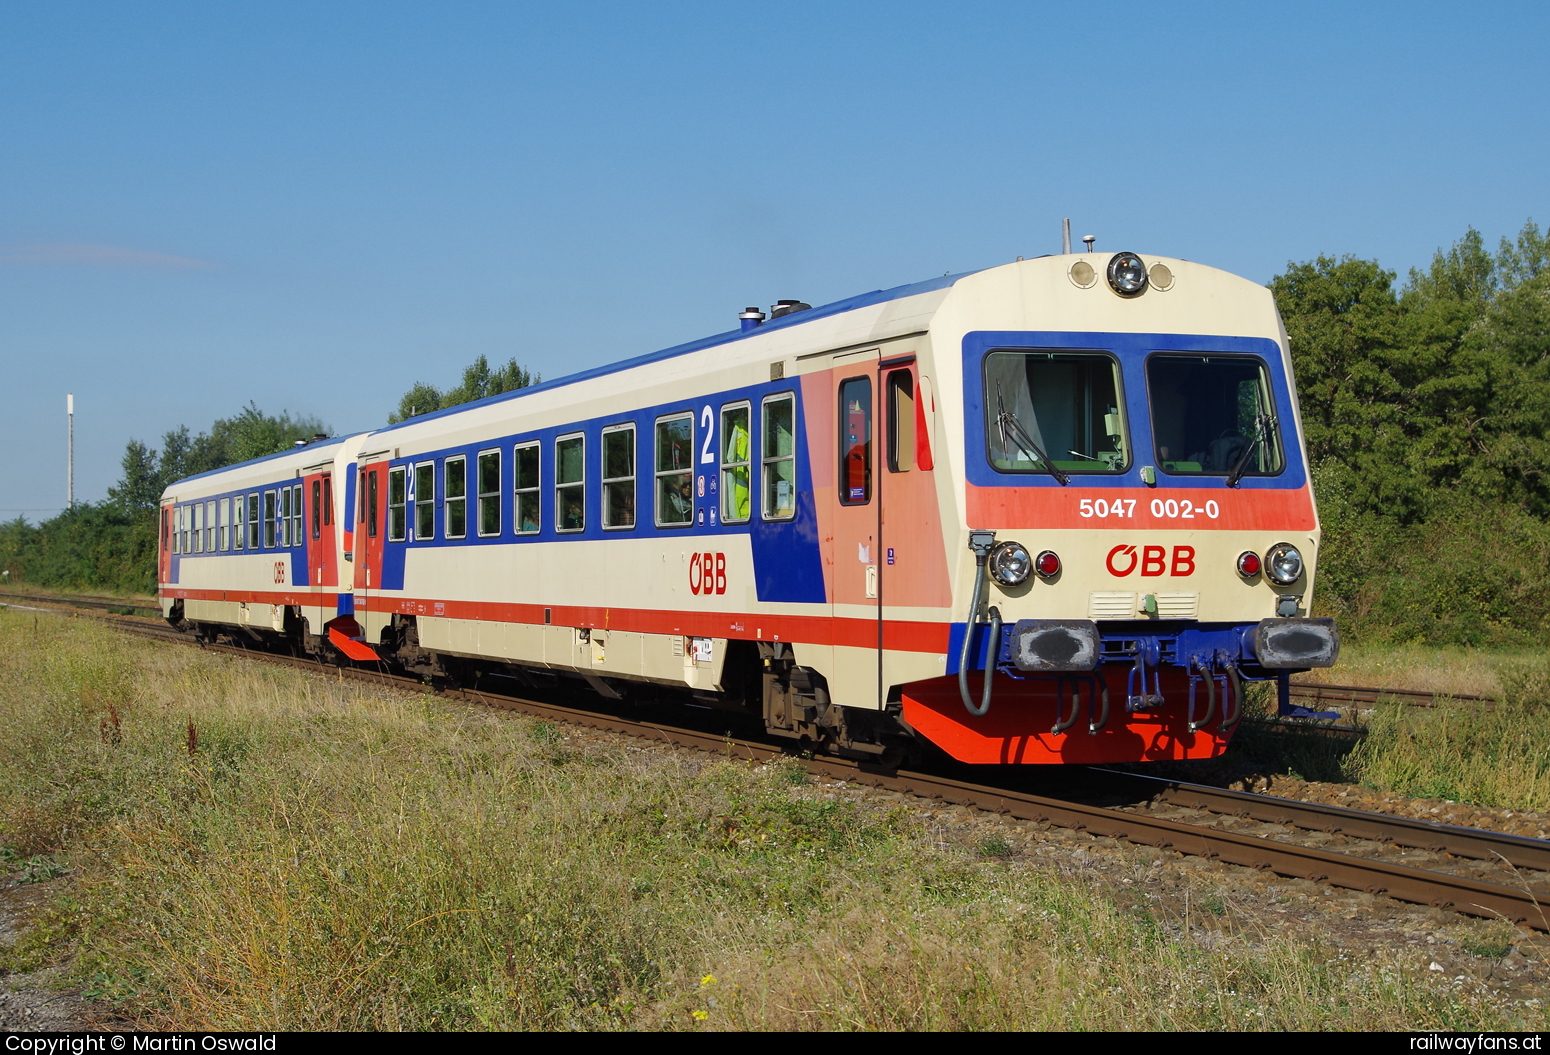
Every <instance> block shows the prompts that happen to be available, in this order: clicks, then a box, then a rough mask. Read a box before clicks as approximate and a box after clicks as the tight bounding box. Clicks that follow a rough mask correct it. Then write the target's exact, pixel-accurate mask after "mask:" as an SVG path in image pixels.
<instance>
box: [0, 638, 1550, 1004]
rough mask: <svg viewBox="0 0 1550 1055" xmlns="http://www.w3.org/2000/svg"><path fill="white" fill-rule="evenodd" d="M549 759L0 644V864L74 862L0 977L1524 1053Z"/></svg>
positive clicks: (878, 820)
mask: <svg viewBox="0 0 1550 1055" xmlns="http://www.w3.org/2000/svg"><path fill="white" fill-rule="evenodd" d="M21 635H25V637H24V638H22V637H21ZM86 687H89V688H90V689H91V694H90V696H89V697H88V696H87V695H83V692H82V690H83V688H86ZM110 707H111V708H115V709H116V713H117V714H118V715H119V718H120V725H121V730H122V735H121V738H120V741H119V742H118V743H117V744H113V743H104V742H103V730H104V728H107V729H111V728H113V726H112V723H111V721H109V723H108V725H107V726H104V725H103V715H104V714H105V713H111V712H109V708H110ZM191 724H192V725H193V726H194V728H195V729H196V730H197V742H194V743H193V746H194V748H195V750H194V751H193V752H192V753H190V751H189V750H188V748H189V746H190V743H191V741H192V740H193V738H191V737H190V736H189V735H188V730H189V727H190V725H191ZM109 739H110V740H111V737H109ZM562 739H563V736H562V734H561V733H560V731H559V730H558V729H557V728H556V727H554V726H553V725H546V724H545V723H541V722H530V721H526V720H513V719H511V718H510V717H509V716H505V715H502V714H498V713H495V712H492V711H486V710H481V709H478V708H468V707H463V706H459V705H449V704H443V703H441V702H440V701H437V700H433V699H427V698H426V697H425V696H424V695H423V694H419V693H416V694H413V695H410V694H401V693H396V692H392V691H389V690H386V689H383V688H380V687H376V686H370V685H364V684H361V683H355V682H342V681H338V680H336V679H332V678H328V677H321V676H317V675H307V674H301V673H297V672H295V671H292V670H288V669H281V668H275V667H267V666H261V665H256V664H248V663H245V662H243V661H241V660H233V659H231V658H229V657H226V656H223V655H220V654H213V653H207V652H201V651H198V650H193V649H182V648H178V647H176V646H163V645H157V644H145V643H143V642H138V641H129V640H126V639H124V638H122V637H119V636H117V635H116V634H114V633H112V632H110V631H107V630H104V629H101V628H98V627H94V626H91V625H90V624H87V623H85V622H84V621H70V622H68V623H67V622H66V621H63V620H60V621H54V622H51V623H50V624H49V625H48V626H44V627H41V628H40V630H39V631H38V637H37V639H36V640H35V641H34V640H33V639H32V630H31V625H30V620H28V621H27V622H26V623H25V624H24V623H23V622H22V619H21V618H19V617H17V616H15V615H8V614H6V613H0V757H3V758H5V759H6V760H7V774H6V780H5V781H4V782H0V846H3V847H5V850H4V853H5V855H6V858H5V859H6V860H7V861H8V863H10V864H11V865H13V866H16V867H20V866H21V864H22V863H23V862H28V863H29V865H30V862H32V861H34V860H35V859H37V858H39V857H40V856H41V857H43V858H44V859H45V860H46V861H47V862H49V863H48V864H47V865H43V864H40V865H39V866H38V867H39V868H47V869H52V868H55V867H57V864H55V862H58V861H63V860H68V861H69V862H70V866H71V871H70V873H69V874H68V875H64V876H63V878H62V881H60V882H58V883H56V884H54V885H52V886H50V887H48V888H44V889H43V890H41V891H40V893H45V896H46V898H47V899H48V904H47V905H46V906H45V907H44V909H43V910H42V911H40V912H39V913H38V915H37V916H36V917H35V919H34V922H33V923H32V924H31V925H30V926H29V927H28V929H27V930H26V931H25V932H24V933H23V935H22V936H21V938H20V939H19V940H18V941H17V942H16V943H15V944H14V945H12V946H10V947H7V948H5V949H4V950H0V970H21V969H29V970H30V969H34V968H36V967H38V966H43V965H46V964H50V963H53V964H59V965H62V966H64V967H65V968H66V969H67V971H68V972H69V974H68V977H70V978H71V979H73V980H74V981H75V982H76V983H77V984H80V985H82V986H83V987H84V988H85V989H86V990H87V991H89V992H90V993H92V994H93V995H94V996H100V998H101V999H103V1000H105V1001H107V1002H109V1003H111V1004H112V1005H114V1006H115V1007H117V1008H118V1009H119V1011H120V1013H122V1014H124V1015H126V1016H128V1017H130V1018H131V1019H133V1020H134V1021H135V1022H136V1023H137V1024H138V1025H141V1026H145V1027H153V1028H173V1027H175V1028H180V1029H212V1030H214V1029H221V1030H257V1029H268V1030H275V1029H313V1030H323V1029H331V1030H343V1029H373V1030H377V1029H534V1030H536V1029H544V1030H559V1029H619V1028H684V1027H686V1026H698V1027H702V1028H713V1029H763V1030H774V1029H889V1030H921V1029H956V1030H969V1029H973V1030H1005V1029H1011V1028H1023V1029H1027V1028H1044V1029H1078V1028H1080V1029H1116V1028H1145V1029H1173V1030H1177V1029H1274V1030H1291V1029H1312V1028H1336V1029H1354V1028H1387V1029H1399V1028H1405V1029H1432V1028H1452V1027H1461V1026H1464V1025H1468V1026H1469V1027H1470V1028H1479V1029H1494V1028H1509V1027H1510V1028H1518V1029H1523V1028H1529V1029H1533V1028H1542V1027H1543V1025H1544V1016H1543V1014H1542V1013H1541V1012H1539V1011H1537V1010H1536V1011H1534V1012H1531V1013H1529V1017H1528V1018H1527V1019H1524V1018H1522V1017H1521V1014H1522V1013H1521V1012H1509V1011H1506V1010H1501V1009H1498V1008H1495V1007H1494V1006H1492V1005H1490V1004H1487V1003H1479V1002H1471V1001H1473V1000H1474V999H1475V998H1473V997H1469V998H1466V997H1464V996H1462V995H1459V994H1457V993H1455V992H1453V991H1452V990H1451V988H1450V987H1449V986H1446V985H1442V984H1440V983H1434V981H1433V980H1432V979H1430V978H1429V977H1421V978H1416V977H1412V975H1410V974H1405V973H1403V972H1399V973H1395V974H1393V975H1383V974H1381V973H1380V972H1379V971H1378V970H1377V969H1376V968H1374V967H1372V966H1370V965H1365V964H1364V965H1351V966H1338V967H1331V966H1327V965H1325V964H1324V960H1325V959H1327V957H1322V958H1321V955H1322V954H1321V953H1320V952H1319V951H1318V950H1317V949H1315V948H1313V947H1312V946H1311V945H1309V944H1307V943H1306V942H1305V940H1304V939H1303V938H1302V937H1301V936H1299V935H1296V934H1285V935H1274V936H1269V937H1265V936H1257V937H1255V938H1254V940H1253V941H1252V942H1249V941H1241V942H1236V943H1234V942H1228V944H1226V945H1224V946H1222V947H1221V948H1212V949H1208V948H1205V947H1203V946H1201V945H1199V944H1198V943H1194V942H1179V941H1176V940H1173V938H1172V937H1171V936H1172V935H1174V934H1176V933H1177V921H1175V920H1173V919H1171V918H1166V914H1165V913H1164V912H1163V910H1153V911H1147V910H1145V909H1142V910H1139V911H1138V912H1132V911H1126V910H1124V909H1121V908H1120V907H1118V906H1116V905H1114V904H1113V903H1112V902H1111V901H1110V900H1109V899H1108V898H1107V897H1105V896H1104V895H1103V894H1101V893H1100V892H1098V891H1096V890H1093V889H1090V888H1089V887H1088V886H1087V885H1086V883H1085V880H1084V879H1083V878H1082V876H1081V875H1080V874H1074V873H1064V874H1056V873H1055V872H1053V871H1050V872H1040V871H1035V870H1034V868H1033V866H1032V865H1031V864H1028V863H1023V862H1020V861H1018V860H1016V859H1013V860H1007V859H1005V858H1004V857H1003V856H1002V855H1001V853H999V852H992V853H991V854H989V855H988V857H986V856H981V855H980V854H979V853H965V852H964V851H963V850H962V849H961V848H959V847H957V846H955V845H951V844H943V843H941V842H939V838H940V830H939V829H936V828H933V827H931V826H929V825H927V824H925V823H923V822H922V821H921V820H920V819H919V811H918V810H917V809H913V808H908V809H906V808H888V807H878V808H873V807H871V806H870V805H868V804H865V803H858V802H857V801H855V800H852V799H850V798H845V797H839V796H836V795H835V794H834V792H833V791H832V790H831V789H828V788H825V787H823V786H821V785H813V784H810V783H808V782H806V781H805V780H797V779H794V776H793V773H792V768H793V767H789V766H787V765H785V764H774V765H766V766H750V765H748V764H746V763H741V762H736V761H731V760H723V761H708V760H705V759H699V758H694V757H689V756H687V755H686V753H676V752H662V753H653V752H641V751H630V752H624V751H618V752H610V751H609V750H608V749H606V748H605V747H601V746H598V745H595V744H594V745H591V746H589V747H586V748H582V747H575V748H570V749H567V751H566V758H567V759H568V761H567V764H565V765H556V764H555V762H554V756H555V754H556V747H557V744H558V742H559V741H560V740H562ZM985 848H986V849H992V850H997V849H998V848H996V847H993V846H992V845H991V841H989V840H987V843H986V844H985ZM56 874H57V873H56ZM1207 911H1210V909H1209V906H1208V907H1207ZM1154 913H1156V914H1154ZM1160 916H1161V917H1162V918H1159V917H1160ZM1380 966H1381V965H1380ZM707 979H714V984H712V983H711V982H709V981H707ZM1224 993H1234V994H1236V995H1235V996H1233V997H1232V998H1231V999H1227V998H1224V997H1223V996H1222V995H1221V994H1224ZM696 1013H699V1014H698V1017H697V1016H696ZM1515 1015H1518V1016H1520V1017H1514V1016H1515Z"/></svg>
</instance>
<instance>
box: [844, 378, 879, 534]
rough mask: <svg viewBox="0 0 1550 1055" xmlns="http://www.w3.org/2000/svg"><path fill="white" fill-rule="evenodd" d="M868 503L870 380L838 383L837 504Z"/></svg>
mask: <svg viewBox="0 0 1550 1055" xmlns="http://www.w3.org/2000/svg"><path fill="white" fill-rule="evenodd" d="M871 500H872V379H871V378H869V377H852V378H850V379H849V380H846V381H843V382H841V383H840V504H841V505H847V506H858V505H866V504H867V503H868V502H870V501H871Z"/></svg>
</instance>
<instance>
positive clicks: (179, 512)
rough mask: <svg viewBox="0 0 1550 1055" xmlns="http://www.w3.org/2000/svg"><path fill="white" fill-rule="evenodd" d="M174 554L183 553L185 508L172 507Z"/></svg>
mask: <svg viewBox="0 0 1550 1055" xmlns="http://www.w3.org/2000/svg"><path fill="white" fill-rule="evenodd" d="M172 552H174V553H177V554H180V555H181V554H182V552H183V507H182V506H173V507H172Z"/></svg>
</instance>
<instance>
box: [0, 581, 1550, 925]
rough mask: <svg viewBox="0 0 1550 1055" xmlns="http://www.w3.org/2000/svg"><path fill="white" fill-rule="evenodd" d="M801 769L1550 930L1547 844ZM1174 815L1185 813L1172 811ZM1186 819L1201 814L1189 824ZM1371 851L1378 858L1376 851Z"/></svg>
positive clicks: (644, 730)
mask: <svg viewBox="0 0 1550 1055" xmlns="http://www.w3.org/2000/svg"><path fill="white" fill-rule="evenodd" d="M13 596H14V595H13ZM28 599H30V600H34V601H40V602H41V601H46V600H51V599H46V598H41V597H33V598H28ZM52 600H53V603H54V604H55V605H58V604H60V603H64V604H67V605H73V604H75V600H74V599H52ZM94 617H95V618H98V619H101V620H102V621H104V622H107V623H109V624H111V625H115V626H118V627H120V628H122V629H124V630H127V631H129V632H131V633H135V634H139V635H141V636H146V637H152V638H156V639H158V640H175V641H179V642H183V643H191V642H190V639H189V638H188V637H186V636H185V635H182V634H179V633H178V632H176V631H174V630H172V629H171V628H170V627H167V626H166V625H165V624H160V623H157V622H156V621H154V620H149V619H136V618H132V617H127V616H118V615H95V616H94ZM204 647H205V648H206V649H208V650H210V651H215V652H229V653H233V654H236V655H240V656H244V657H248V658H253V659H259V660H263V661H266V662H273V663H280V664H284V665H288V666H294V667H300V668H304V669H309V670H317V669H319V664H318V663H317V661H316V660H313V659H310V658H298V657H293V656H285V655H279V654H275V653H268V652H257V651H252V650H248V649H244V648H238V647H235V646H231V645H210V644H207V645H205V646H204ZM328 669H337V670H339V671H340V672H341V673H342V675H343V676H346V677H351V678H356V679H360V680H364V681H371V682H376V683H379V684H384V685H391V686H394V687H398V688H409V689H413V690H415V691H424V688H425V685H424V684H423V682H422V681H420V680H419V679H416V678H410V677H404V676H401V675H396V674H391V673H388V672H386V671H383V670H371V669H369V668H363V667H344V668H328ZM437 691H438V692H440V693H441V694H442V695H444V696H447V697H450V698H454V699H460V700H465V701H468V702H472V703H480V704H484V705H487V706H491V707H498V708H502V709H505V710H511V711H517V712H521V713H524V714H528V715H531V716H534V717H539V718H544V719H548V720H551V721H555V722H562V723H568V724H574V725H579V726H583V727H586V728H591V729H596V730H600V731H604V732H611V733H617V734H622V735H626V736H633V737H639V738H643V739H647V740H653V741H657V742H660V743H664V744H672V745H676V746H680V747H689V748H694V749H697V750H702V751H709V752H712V753H716V754H721V755H725V756H730V757H736V758H743V759H747V760H750V761H764V760H770V759H775V758H779V757H789V752H788V750H787V748H786V747H785V746H783V745H780V744H774V743H767V742H763V741H759V740H754V739H740V738H736V737H732V736H728V735H726V734H722V733H715V732H709V731H705V730H697V729H689V728H683V727H680V726H676V725H670V724H665V723H660V722H653V721H649V720H648V721H641V720H637V719H633V718H629V717H625V716H622V715H615V714H607V713H602V712H598V711H593V710H583V709H580V708H575V707H569V706H565V705H562V704H558V703H550V702H543V701H539V700H532V699H526V698H523V697H518V696H511V695H506V694H502V693H496V692H491V691H487V690H485V689H480V688H464V687H438V690H437ZM802 764H803V765H805V766H806V767H807V768H808V770H809V771H810V772H812V773H814V774H815V775H818V776H821V777H826V778H828V779H831V780H841V781H845V782H848V783H853V784H858V785H863V786H869V787H873V788H879V789H885V790H889V791H894V792H898V793H901V794H905V795H912V796H917V797H921V798H926V799H933V800H938V801H944V802H950V803H955V804H959V805H964V806H969V807H972V808H975V809H980V810H985V811H988V812H992V813H997V814H1001V815H1004V816H1010V817H1014V818H1016V819H1019V820H1026V821H1032V822H1035V823H1047V824H1052V825H1056V826H1059V827H1064V828H1071V829H1076V830H1081V831H1086V832H1087V833H1089V834H1091V835H1093V836H1098V837H1107V838H1112V839H1115V840H1118V841H1123V842H1130V843H1137V844H1143V845H1147V846H1153V847H1156V848H1159V849H1168V850H1173V851H1176V852H1178V853H1181V854H1186V855H1190V856H1196V857H1203V858H1208V859H1214V860H1218V861H1222V862H1224V863H1227V864H1233V865H1241V866H1244V867H1248V868H1254V869H1261V870H1268V871H1271V872H1274V873H1276V874H1278V875H1283V876H1290V877H1296V878H1301V879H1309V880H1312V881H1315V882H1322V883H1329V884H1331V885H1333V886H1338V887H1343V888H1347V889H1352V890H1360V891H1365V892H1367V893H1371V894H1379V895H1384V896H1387V897H1390V898H1394V899H1396V900H1399V901H1407V902H1411V903H1415V904H1422V905H1431V906H1434V907H1437V908H1443V909H1450V910H1452V911H1455V912H1460V913H1464V914H1467V915H1473V916H1483V917H1499V918H1506V919H1509V920H1512V921H1514V922H1521V923H1523V924H1525V925H1527V926H1530V927H1533V928H1535V929H1537V930H1542V931H1550V882H1547V880H1550V842H1546V841H1544V840H1539V839H1530V838H1525V837H1522V836H1515V835H1506V834H1503V833H1498V832H1490V831H1485V830H1481V829H1474V828H1463V827H1458V826H1455V825H1446V824H1437V823H1435V822H1429V821H1419V820H1412V819H1409V818H1405V817H1396V816H1392V815H1389V814H1374V813H1365V812H1361V811H1357V810H1350V809H1344V808H1342V807H1336V806H1325V805H1322V804H1317V803H1309V802H1300V801H1294V800H1290V799H1282V798H1277V797H1275V796H1270V795H1259V794H1253V793H1249V792H1239V791H1230V790H1227V789H1222V788H1212V787H1206V786H1203V785H1197V784H1188V783H1184V782H1180V781H1172V780H1159V779H1157V778H1153V777H1146V776H1141V775H1138V774H1134V773H1119V772H1112V771H1106V770H1101V771H1095V772H1098V773H1100V774H1101V775H1102V777H1103V779H1104V781H1105V783H1106V785H1107V789H1108V790H1109V791H1110V792H1113V791H1114V790H1115V789H1117V788H1120V787H1125V788H1130V789H1132V790H1133V791H1134V793H1135V796H1134V797H1135V798H1137V799H1138V800H1139V802H1138V803H1137V804H1132V805H1130V806H1127V807H1120V808H1116V807H1114V806H1105V805H1099V804H1096V803H1094V802H1090V801H1081V800H1079V799H1075V798H1069V797H1052V796H1049V795H1042V794H1037V793H1034V792H1032V791H1025V790H1017V789H1014V788H1010V787H994V786H989V785H985V784H980V783H976V782H974V781H969V780H963V779H959V778H956V777H952V776H944V775H941V774H933V773H924V772H912V771H904V770H899V771H883V770H878V769H873V768H870V767H868V766H866V765H864V764H861V763H857V762H853V761H850V760H847V759H838V758H827V757H820V758H808V759H803V760H802ZM1170 811H1171V812H1172V813H1173V814H1174V815H1173V816H1168V815H1164V814H1166V813H1168V812H1170ZM1194 814H1204V815H1205V816H1206V817H1208V818H1211V819H1209V820H1206V821H1202V820H1200V819H1198V818H1196V817H1194V816H1192V815H1194ZM1186 816H1187V817H1188V818H1189V819H1182V818H1183V817H1186ZM1232 822H1251V824H1250V825H1249V827H1251V828H1252V830H1235V826H1234V824H1233V823H1232ZM1265 826H1272V827H1276V828H1284V829H1287V830H1288V832H1287V833H1281V832H1276V833H1272V832H1269V831H1267V830H1265ZM1299 832H1300V833H1312V834H1316V835H1318V836H1324V837H1333V838H1338V839H1340V840H1342V841H1352V840H1354V841H1356V842H1358V843H1359V844H1361V845H1360V846H1358V847H1355V848H1353V852H1350V853H1341V852H1336V851H1333V850H1330V849H1327V848H1325V847H1321V846H1317V845H1310V844H1309V840H1308V839H1306V838H1304V839H1301V840H1297V839H1296V838H1295V833H1299ZM1287 835H1292V837H1291V838H1288V837H1287ZM1272 836H1274V837H1272ZM1326 841H1328V839H1326ZM1386 847H1394V848H1400V849H1401V850H1409V851H1417V852H1418V853H1419V855H1421V856H1426V857H1429V858H1430V859H1441V860H1440V861H1439V864H1440V867H1427V868H1421V867H1416V866H1415V865H1414V864H1411V863H1405V862H1396V861H1392V860H1378V859H1376V856H1378V855H1382V854H1384V853H1385V851H1384V848H1386ZM1374 848H1376V849H1374ZM1364 853H1369V854H1373V855H1374V856H1364V855H1363V854H1364ZM1460 860H1463V861H1467V862H1485V863H1487V864H1489V865H1490V867H1489V868H1483V869H1482V868H1478V867H1477V868H1476V869H1475V870H1476V871H1484V872H1486V873H1487V874H1490V875H1499V874H1500V871H1501V868H1502V867H1503V866H1504V867H1505V868H1507V869H1509V870H1511V876H1512V882H1510V883H1502V882H1493V881H1491V879H1488V878H1481V877H1480V876H1479V875H1462V874H1457V870H1458V869H1457V864H1456V863H1457V862H1458V861H1460ZM1429 863H1430V861H1429ZM1449 869H1451V870H1449Z"/></svg>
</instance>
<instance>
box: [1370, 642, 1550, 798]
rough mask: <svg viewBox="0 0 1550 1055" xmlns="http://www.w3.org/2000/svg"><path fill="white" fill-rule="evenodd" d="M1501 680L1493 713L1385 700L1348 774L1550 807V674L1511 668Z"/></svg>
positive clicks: (1403, 790) (1388, 784) (1396, 786)
mask: <svg viewBox="0 0 1550 1055" xmlns="http://www.w3.org/2000/svg"><path fill="white" fill-rule="evenodd" d="M1498 677H1499V681H1500V686H1501V689H1500V699H1498V700H1497V702H1496V704H1495V706H1494V707H1492V708H1491V709H1489V710H1487V709H1485V708H1482V707H1475V706H1471V705H1468V704H1457V705H1444V706H1439V707H1411V706H1406V705H1403V704H1381V705H1380V706H1378V707H1377V708H1375V709H1374V710H1373V712H1372V714H1371V715H1370V717H1369V720H1368V731H1367V737H1366V738H1365V739H1364V740H1363V742H1362V743H1361V744H1359V745H1358V746H1357V748H1356V750H1355V751H1353V752H1352V753H1351V755H1350V756H1349V757H1348V758H1347V759H1346V760H1345V768H1346V770H1347V772H1348V773H1349V775H1350V776H1351V778H1352V779H1354V780H1358V781H1360V782H1361V783H1364V784H1367V785H1368V786H1370V787H1374V788H1378V789H1380V790H1383V791H1395V792H1398V793H1400V794H1402V795H1414V796H1418V797H1421V798H1432V799H1451V800H1453V801H1456V802H1470V803H1475V804H1477V805H1481V806H1498V807H1507V808H1511V809H1523V810H1543V809H1550V671H1547V670H1546V669H1545V668H1544V667H1542V666H1538V665H1533V666H1530V665H1508V666H1503V667H1501V668H1500V669H1499V671H1498Z"/></svg>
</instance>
